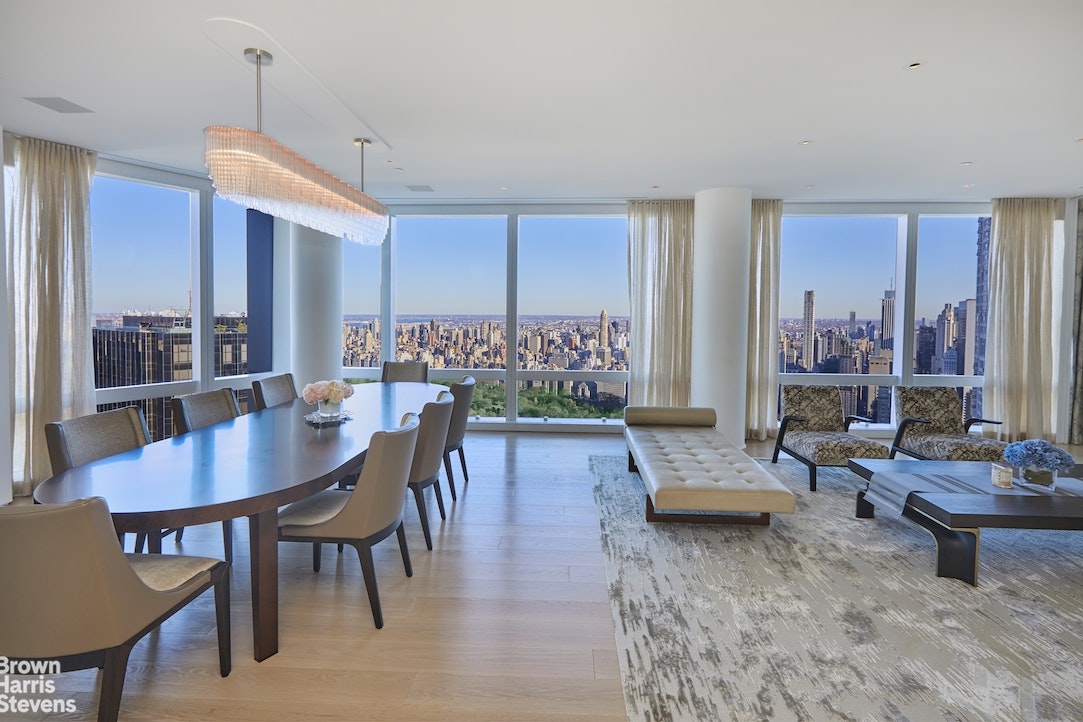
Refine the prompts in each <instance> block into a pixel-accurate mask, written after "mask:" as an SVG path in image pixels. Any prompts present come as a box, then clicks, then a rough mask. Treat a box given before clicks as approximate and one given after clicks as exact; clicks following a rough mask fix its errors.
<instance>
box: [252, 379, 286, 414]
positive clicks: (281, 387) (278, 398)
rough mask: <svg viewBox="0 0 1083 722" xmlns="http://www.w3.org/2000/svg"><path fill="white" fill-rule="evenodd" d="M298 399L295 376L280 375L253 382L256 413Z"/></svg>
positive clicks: (253, 401) (253, 403) (253, 402)
mask: <svg viewBox="0 0 1083 722" xmlns="http://www.w3.org/2000/svg"><path fill="white" fill-rule="evenodd" d="M295 398H297V386H296V385H295V384H294V383H293V374H290V373H286V374H279V375H278V376H269V377H268V378H265V379H256V380H255V381H253V382H252V405H253V406H254V407H255V410H256V411H260V410H261V409H266V408H267V407H268V406H278V405H279V404H284V403H286V402H287V401H293V400H294V399H295Z"/></svg>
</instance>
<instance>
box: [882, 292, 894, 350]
mask: <svg viewBox="0 0 1083 722" xmlns="http://www.w3.org/2000/svg"><path fill="white" fill-rule="evenodd" d="M880 348H882V349H888V348H895V291H893V290H887V291H884V297H883V299H881V301H880Z"/></svg>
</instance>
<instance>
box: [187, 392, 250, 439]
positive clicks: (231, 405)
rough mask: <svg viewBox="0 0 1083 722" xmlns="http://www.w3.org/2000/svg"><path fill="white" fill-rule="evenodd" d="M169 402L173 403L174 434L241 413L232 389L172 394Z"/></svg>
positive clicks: (219, 421) (234, 416) (208, 424)
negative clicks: (184, 394)
mask: <svg viewBox="0 0 1083 722" xmlns="http://www.w3.org/2000/svg"><path fill="white" fill-rule="evenodd" d="M170 403H171V404H172V405H173V429H174V432H175V433H176V434H187V433H188V432H189V431H195V430H196V429H202V428H206V427H207V426H211V425H213V424H218V423H221V422H223V421H229V420H230V419H235V418H237V417H238V416H240V415H241V410H240V408H238V406H237V397H236V396H234V395H233V389H218V390H216V391H204V392H203V393H200V394H189V395H188V396H174V397H173V400H172V401H171V402H170Z"/></svg>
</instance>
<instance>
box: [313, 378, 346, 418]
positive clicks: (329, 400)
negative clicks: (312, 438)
mask: <svg viewBox="0 0 1083 722" xmlns="http://www.w3.org/2000/svg"><path fill="white" fill-rule="evenodd" d="M351 396H353V386H351V385H350V384H348V383H346V382H345V381H338V380H331V381H314V382H312V383H310V384H305V387H304V388H303V389H302V390H301V398H303V399H304V400H305V402H306V403H309V404H316V405H317V408H318V409H319V415H320V416H321V417H324V418H337V417H338V416H340V415H341V414H342V401H343V399H348V398H350V397H351Z"/></svg>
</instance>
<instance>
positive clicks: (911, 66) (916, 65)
mask: <svg viewBox="0 0 1083 722" xmlns="http://www.w3.org/2000/svg"><path fill="white" fill-rule="evenodd" d="M920 67H921V63H910V64H909V65H907V66H906V69H907V70H917V69H918V68H920Z"/></svg>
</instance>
